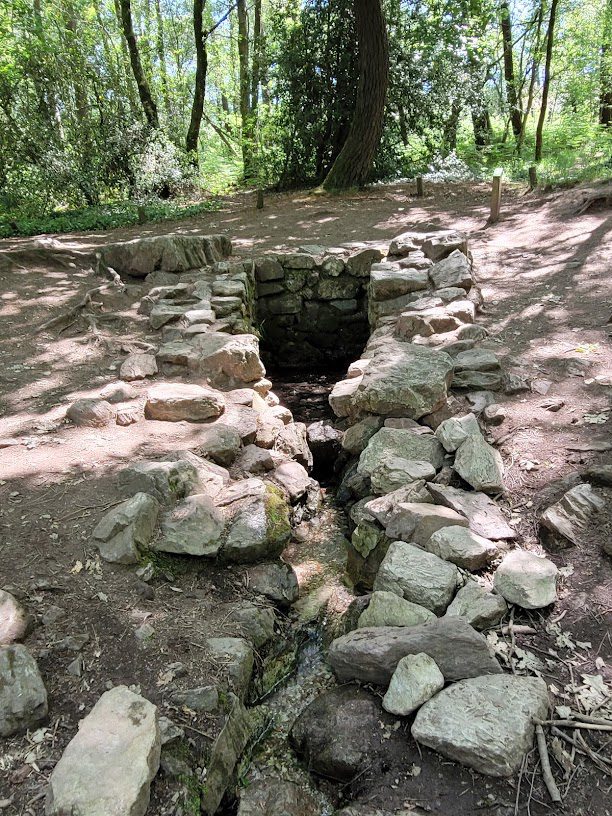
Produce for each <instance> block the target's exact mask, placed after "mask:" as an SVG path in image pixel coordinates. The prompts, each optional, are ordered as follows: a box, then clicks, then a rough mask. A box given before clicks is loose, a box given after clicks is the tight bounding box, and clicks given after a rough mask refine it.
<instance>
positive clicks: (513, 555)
mask: <svg viewBox="0 0 612 816" xmlns="http://www.w3.org/2000/svg"><path fill="white" fill-rule="evenodd" d="M558 573H559V571H558V570H557V567H556V566H555V565H554V564H553V562H552V561H549V560H548V558H539V557H538V556H537V555H534V554H533V553H531V552H527V551H526V550H513V551H512V552H510V553H508V554H507V555H506V556H504V559H503V560H502V562H501V564H500V565H499V567H498V568H497V569H496V570H495V575H494V576H493V582H494V585H495V589H496V590H497V592H499V594H500V595H501V596H502V597H503V598H505V599H506V600H507V601H508V603H513V604H517V606H522V607H523V609H541V608H542V607H544V606H548V605H549V604H551V603H554V602H555V601H556V600H557V575H558Z"/></svg>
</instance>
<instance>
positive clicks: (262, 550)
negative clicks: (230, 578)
mask: <svg viewBox="0 0 612 816" xmlns="http://www.w3.org/2000/svg"><path fill="white" fill-rule="evenodd" d="M249 481H250V480H249ZM224 512H225V517H226V520H227V535H226V537H225V542H224V544H223V549H222V556H223V558H224V559H225V560H227V561H232V562H236V563H248V562H252V561H262V560H266V559H269V558H276V557H277V556H279V555H280V553H281V552H282V551H283V549H284V548H285V545H286V544H287V542H288V541H289V537H290V535H291V524H290V518H289V505H288V503H287V501H286V499H285V497H284V495H283V493H282V491H281V490H280V488H278V487H275V486H274V485H265V487H264V490H263V491H262V492H260V493H259V494H258V495H255V496H248V497H245V498H244V499H241V500H238V501H236V502H232V503H231V504H228V505H227V506H226V507H225V508H224Z"/></svg>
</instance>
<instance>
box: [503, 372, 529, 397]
mask: <svg viewBox="0 0 612 816" xmlns="http://www.w3.org/2000/svg"><path fill="white" fill-rule="evenodd" d="M503 386H504V394H521V393H522V392H523V391H530V390H531V389H530V387H529V380H528V378H527V377H526V376H524V375H523V374H514V373H513V372H511V371H509V372H507V373H506V374H505V375H504V378H503Z"/></svg>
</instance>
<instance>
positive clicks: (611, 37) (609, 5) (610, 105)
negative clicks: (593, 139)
mask: <svg viewBox="0 0 612 816" xmlns="http://www.w3.org/2000/svg"><path fill="white" fill-rule="evenodd" d="M599 124H600V125H606V126H607V127H612V0H607V2H606V7H605V9H604V24H603V36H602V40H601V67H600V94H599Z"/></svg>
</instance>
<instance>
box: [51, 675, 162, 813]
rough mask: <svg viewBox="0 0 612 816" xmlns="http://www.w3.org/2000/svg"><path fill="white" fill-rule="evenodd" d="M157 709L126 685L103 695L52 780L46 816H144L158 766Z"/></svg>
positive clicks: (159, 743) (69, 746)
mask: <svg viewBox="0 0 612 816" xmlns="http://www.w3.org/2000/svg"><path fill="white" fill-rule="evenodd" d="M160 752H161V740H160V733H159V723H158V714H157V708H156V707H155V706H154V705H153V704H152V703H150V702H149V701H148V700H145V699H144V698H143V697H141V696H140V695H138V694H134V692H132V691H130V690H129V689H128V688H127V687H126V686H116V687H115V688H113V689H111V690H110V691H107V692H106V693H105V694H103V695H102V696H101V697H100V699H99V700H98V702H97V703H96V704H95V706H94V707H93V708H92V710H91V711H90V712H89V714H88V715H87V716H86V717H85V719H84V720H81V722H80V723H79V730H78V732H77V734H76V736H74V737H73V738H72V740H71V741H70V742H69V743H68V746H67V748H66V750H65V751H64V753H63V755H62V758H61V759H60V761H59V762H58V763H57V765H56V766H55V768H54V769H53V773H52V774H51V778H50V780H49V788H48V791H47V801H46V809H45V812H46V814H47V815H48V816H63V815H64V814H67V813H78V814H79V816H144V814H145V813H146V810H147V807H148V805H149V795H150V789H151V780H152V779H153V777H154V776H155V774H156V773H157V770H158V768H159V759H160Z"/></svg>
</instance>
